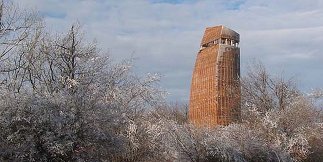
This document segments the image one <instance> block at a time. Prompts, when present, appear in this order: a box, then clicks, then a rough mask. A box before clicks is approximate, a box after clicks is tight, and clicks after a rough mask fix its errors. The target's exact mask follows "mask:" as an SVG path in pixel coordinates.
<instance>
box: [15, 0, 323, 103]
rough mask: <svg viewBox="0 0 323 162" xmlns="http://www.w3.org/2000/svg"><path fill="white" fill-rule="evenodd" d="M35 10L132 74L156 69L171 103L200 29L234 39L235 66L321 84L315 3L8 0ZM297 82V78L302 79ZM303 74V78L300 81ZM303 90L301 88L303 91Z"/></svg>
mask: <svg viewBox="0 0 323 162" xmlns="http://www.w3.org/2000/svg"><path fill="white" fill-rule="evenodd" d="M15 2H16V3H19V4H21V6H24V7H27V8H28V7H29V8H37V9H38V10H40V12H41V13H43V14H44V18H45V21H46V22H47V23H48V26H49V27H50V28H52V30H59V31H64V30H66V29H67V28H68V26H69V25H70V24H71V23H73V22H75V21H79V22H80V23H81V24H83V26H84V30H85V31H86V34H87V36H88V37H90V38H96V39H97V40H98V42H99V43H100V46H101V47H102V48H103V49H105V50H107V49H109V51H110V54H111V55H112V56H113V57H114V58H125V57H128V56H130V55H131V54H133V53H134V57H137V58H139V59H138V61H137V62H138V64H137V65H136V67H137V69H138V71H140V72H141V73H145V72H148V71H152V72H161V73H162V74H163V75H165V79H164V81H163V82H162V85H164V86H165V88H166V89H168V91H169V92H170V93H171V95H170V97H169V98H170V99H171V100H177V99H180V100H185V98H186V100H188V96H189V86H190V81H191V72H192V69H193V66H194V61H195V57H196V54H197V51H198V46H199V43H200V40H201V38H202V35H203V32H204V28H205V27H206V26H214V25H218V24H223V25H226V26H228V27H230V28H232V29H234V30H236V31H237V32H239V33H240V35H241V59H242V66H243V67H244V66H245V64H246V62H247V61H248V60H249V59H250V58H256V59H260V60H262V61H263V62H265V64H266V65H267V66H270V70H272V71H274V72H278V71H279V70H281V68H282V67H283V68H285V69H286V70H285V71H286V72H288V73H290V75H293V74H297V75H299V78H300V80H304V81H306V82H304V83H303V84H301V86H302V87H304V89H308V88H312V87H322V86H323V83H322V81H321V80H323V72H322V71H321V70H320V69H323V64H322V63H321V62H323V54H322V52H321V51H323V46H322V40H323V35H322V34H321V33H323V1H322V0H312V1H303V0H293V1H292V0H286V1H280V0H273V1H265V0H236V1H233V2H230V3H228V2H227V1H225V0H216V1H215V0H205V1H189V2H188V3H180V2H178V1H177V3H165V2H163V3H158V1H154V3H151V2H152V1H144V0H136V1H134V0H124V1H117V0H69V1H63V0H15ZM303 77H304V79H303ZM305 77H306V78H305ZM309 85H310V86H311V87H308V86H309Z"/></svg>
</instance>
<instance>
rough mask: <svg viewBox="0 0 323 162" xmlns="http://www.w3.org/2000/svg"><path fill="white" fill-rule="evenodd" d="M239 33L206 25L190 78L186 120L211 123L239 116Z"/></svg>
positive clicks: (235, 118) (224, 122) (221, 122)
mask: <svg viewBox="0 0 323 162" xmlns="http://www.w3.org/2000/svg"><path fill="white" fill-rule="evenodd" d="M239 41H240V36H239V34H238V33H237V32H235V31H233V30H231V29H229V28H227V27H225V26H222V25H221V26H215V27H208V28H206V30H205V33H204V36H203V39H202V42H201V45H200V50H199V52H198V54H197V58H196V62H195V67H194V71H193V76H192V82H191V93H190V103H189V121H190V122H191V123H192V124H194V125H196V126H207V127H214V126H216V125H228V124H230V123H232V122H236V121H238V120H240V114H241V112H240V81H239V78H240V48H239Z"/></svg>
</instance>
